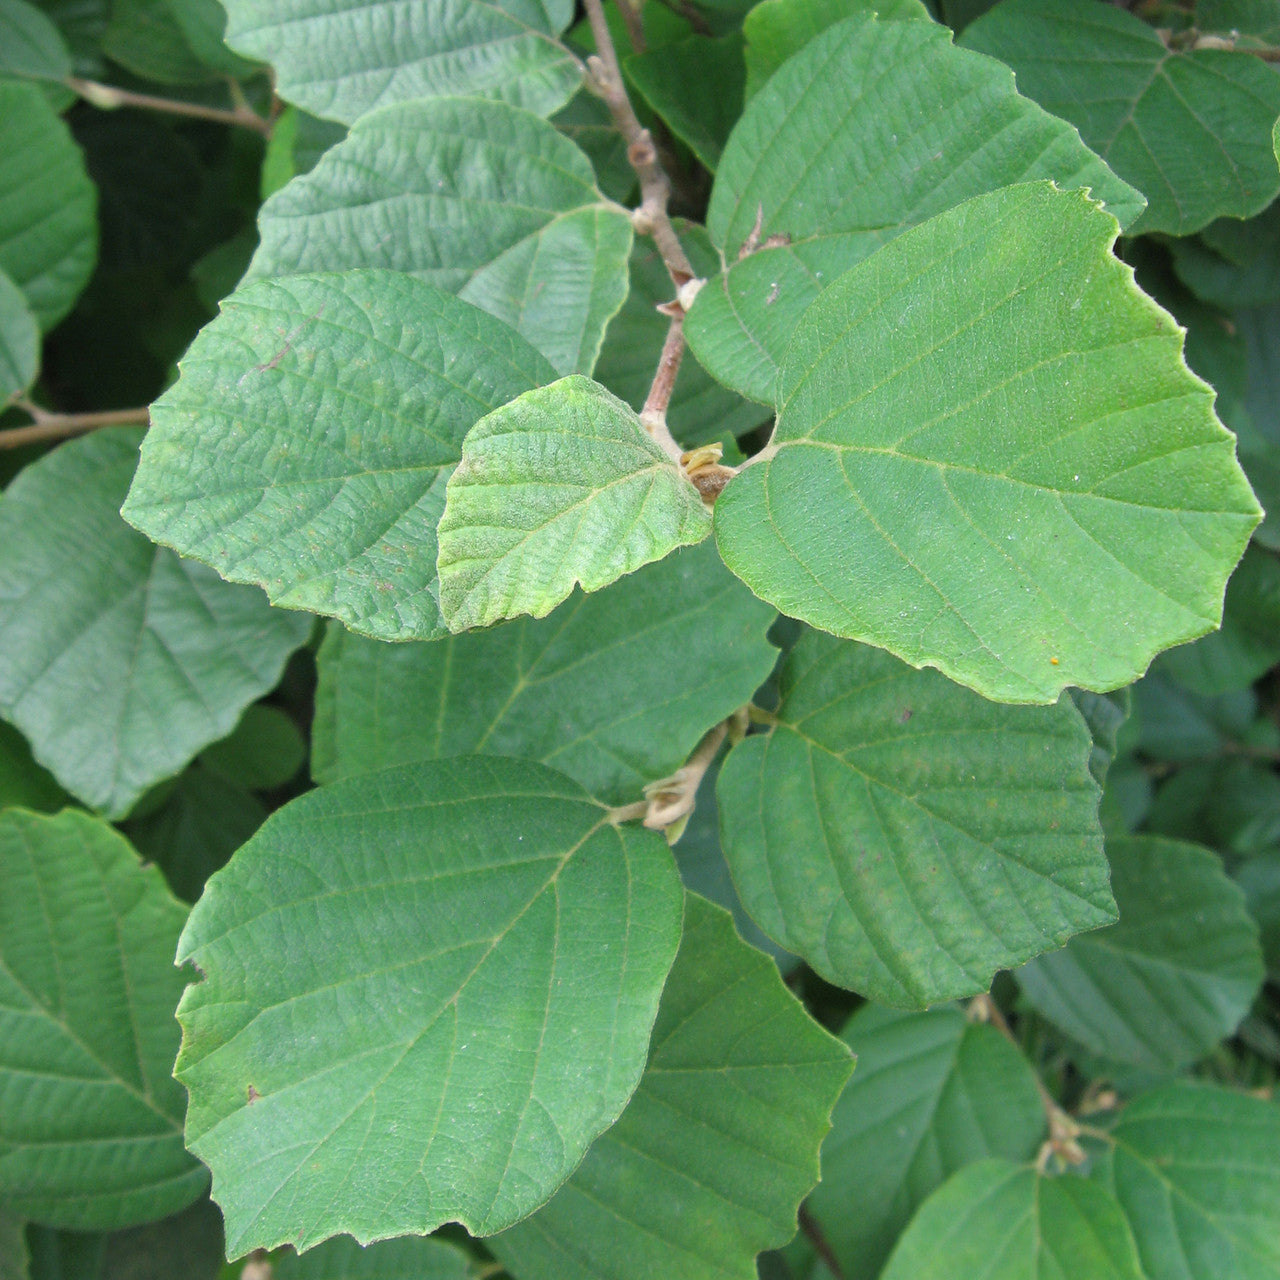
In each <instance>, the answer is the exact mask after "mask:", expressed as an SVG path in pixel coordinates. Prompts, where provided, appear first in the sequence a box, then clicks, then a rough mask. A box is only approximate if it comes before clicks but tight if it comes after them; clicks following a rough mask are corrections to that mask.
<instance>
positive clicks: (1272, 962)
mask: <svg viewBox="0 0 1280 1280" xmlns="http://www.w3.org/2000/svg"><path fill="white" fill-rule="evenodd" d="M1235 878H1236V883H1237V884H1238V885H1239V886H1240V888H1241V889H1242V890H1243V892H1244V897H1245V904H1246V905H1247V906H1248V908H1249V914H1250V915H1251V916H1252V917H1253V918H1254V920H1256V921H1257V923H1258V931H1259V934H1260V936H1261V940H1262V958H1263V961H1264V962H1265V964H1266V967H1267V977H1268V978H1270V979H1271V980H1272V981H1273V982H1274V981H1276V980H1277V979H1280V850H1277V849H1274V848H1273V849H1270V850H1267V851H1266V852H1265V853H1261V854H1259V855H1258V856H1257V857H1255V858H1250V859H1249V861H1248V862H1246V863H1244V864H1243V865H1242V866H1241V867H1240V868H1239V869H1238V870H1237V871H1236V876H1235Z"/></svg>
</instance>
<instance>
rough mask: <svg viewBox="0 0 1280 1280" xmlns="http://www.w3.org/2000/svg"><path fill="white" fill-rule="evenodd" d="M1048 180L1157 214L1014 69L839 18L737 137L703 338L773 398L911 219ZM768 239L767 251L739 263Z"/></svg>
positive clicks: (945, 38)
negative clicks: (838, 298) (802, 347)
mask: <svg viewBox="0 0 1280 1280" xmlns="http://www.w3.org/2000/svg"><path fill="white" fill-rule="evenodd" d="M809 138H811V139H814V145H812V146H810V145H797V139H809ZM819 140H820V142H821V147H820V148H819V147H818V141H819ZM1033 178H1052V179H1054V180H1055V181H1056V182H1057V183H1058V184H1059V185H1060V186H1062V187H1090V188H1091V189H1092V191H1093V193H1094V196H1095V198H1096V199H1098V200H1102V201H1105V203H1106V207H1107V208H1108V209H1109V210H1110V211H1111V212H1112V213H1113V214H1114V215H1115V216H1116V217H1117V218H1118V219H1119V220H1120V222H1121V224H1122V225H1125V224H1128V223H1129V222H1131V221H1132V220H1133V219H1134V217H1136V215H1137V214H1138V213H1139V211H1140V210H1141V209H1142V197H1141V196H1140V195H1139V194H1138V193H1137V192H1136V191H1134V190H1133V189H1132V188H1130V187H1128V186H1126V185H1125V184H1124V183H1123V182H1121V181H1119V179H1117V178H1116V177H1115V175H1114V174H1112V173H1111V171H1110V170H1109V169H1107V167H1106V166H1105V165H1104V164H1103V163H1102V162H1101V161H1100V160H1099V159H1098V158H1097V156H1095V155H1094V154H1093V153H1092V152H1091V151H1089V150H1088V149H1087V148H1086V147H1085V146H1084V145H1083V143H1081V141H1080V137H1079V135H1078V134H1077V133H1076V131H1075V129H1074V128H1072V127H1071V126H1070V125H1068V124H1066V123H1065V122H1063V121H1061V120H1057V119H1054V118H1053V117H1052V116H1050V115H1048V114H1047V113H1046V112H1044V111H1043V110H1042V109H1041V108H1039V107H1038V106H1036V104H1035V103H1034V102H1031V101H1030V100H1029V99H1027V98H1023V97H1020V96H1019V95H1018V93H1017V91H1016V90H1015V88H1014V81H1013V76H1012V75H1011V74H1010V72H1009V70H1008V69H1007V68H1006V67H1002V66H1000V65H999V64H998V63H996V62H993V61H991V60H990V59H989V58H983V57H978V56H976V55H974V54H971V53H969V52H967V51H966V50H962V49H956V48H954V47H953V46H952V44H951V33H950V32H949V31H947V29H946V28H945V27H941V26H938V25H937V24H935V23H932V22H902V21H879V20H877V19H874V18H872V17H870V16H869V15H859V16H857V17H853V18H849V19H847V20H845V21H844V22H839V23H837V24H836V25H834V26H832V27H830V28H829V29H828V30H826V31H824V32H823V33H822V34H821V35H819V36H817V37H816V38H815V39H813V40H811V41H810V42H809V43H808V44H807V45H805V46H804V48H803V49H802V50H801V51H800V52H799V53H798V54H796V55H795V56H794V57H793V58H791V59H789V60H788V62H787V63H786V65H785V67H784V68H782V69H780V70H779V71H778V72H777V74H776V75H774V77H773V78H772V79H771V80H770V81H769V83H768V85H767V86H766V87H765V88H764V89H762V90H761V91H760V92H759V93H757V94H756V96H755V97H754V98H752V100H751V102H750V103H749V104H748V107H747V110H746V112H745V113H744V114H743V116H742V119H741V120H740V121H739V123H738V125H737V127H736V128H735V129H734V131H733V135H732V137H731V138H730V140H729V145H728V147H727V148H726V150H725V153H724V158H723V160H722V161H721V164H720V168H719V169H718V171H717V173H716V184H715V189H714V191H713V192H712V197H711V207H710V210H709V212H708V215H707V227H708V229H709V230H710V232H711V238H712V240H713V241H714V242H715V244H716V247H717V248H719V249H720V250H721V251H722V252H723V254H724V256H725V259H726V260H727V262H728V263H730V264H732V265H731V266H730V267H729V269H728V271H726V272H725V273H724V274H722V275H720V276H718V277H717V278H716V279H714V280H712V281H710V282H709V283H708V285H707V287H706V288H705V289H703V290H702V292H701V293H700V294H699V295H698V300H697V302H696V304H695V305H694V307H693V309H692V311H691V312H690V315H689V321H688V325H687V331H688V337H689V341H690V344H691V345H692V347H693V350H694V352H695V353H696V354H697V356H698V358H699V360H701V361H702V362H703V364H704V365H706V367H707V369H708V370H709V371H710V372H711V373H712V374H713V375H715V376H716V377H717V378H719V379H720V380H721V381H722V382H724V383H725V384H726V385H728V386H731V387H733V388H734V389H735V390H738V391H741V392H742V393H743V394H744V395H748V396H750V397H752V398H753V399H756V400H762V401H766V402H768V401H772V400H773V388H774V382H775V379H776V377H777V371H778V366H779V365H780V364H781V363H782V358H783V355H784V353H785V352H786V350H787V345H788V343H789V342H790V340H791V336H792V334H793V332H794V331H795V327H796V324H797V323H798V321H799V319H800V317H801V315H802V314H803V313H804V311H805V308H806V307H808V306H809V304H810V303H811V302H812V301H813V300H814V299H815V298H816V297H817V296H818V295H819V293H821V291H822V289H823V288H824V286H826V285H827V284H829V283H831V282H832V281H834V280H835V279H836V278H837V277H838V276H840V275H841V274H842V273H843V272H845V271H847V270H848V269H849V268H850V267H852V266H853V265H854V264H855V263H857V262H859V261H861V260H862V259H863V258H865V257H867V255H868V254H871V253H874V252H875V250H876V249H878V248H879V247H880V246H881V245H883V244H884V243H886V242H887V241H889V240H891V239H892V238H893V237H894V236H896V235H897V234H898V233H899V232H901V231H903V230H904V229H906V228H907V227H910V226H914V225H915V224H917V223H920V222H924V221H925V220H926V219H928V218H931V217H932V216H933V215H934V214H938V213H941V212H942V211H943V210H945V209H949V208H951V207H952V206H953V205H956V204H959V203H960V202H961V201H963V200H966V199H968V198H969V197H971V196H976V195H979V194H981V193H983V192H987V191H993V190H995V189H996V188H999V187H1004V186H1008V185H1010V184H1011V183H1017V182H1024V181H1027V180H1028V179H1033ZM757 227H758V230H757ZM753 232H755V236H754V237H753V235H752V233H753ZM771 237H776V238H780V239H781V241H782V243H778V242H777V240H776V239H775V240H773V241H772V242H771ZM753 245H759V246H763V247H760V248H758V251H757V252H755V253H752V254H750V255H749V256H748V257H746V258H744V259H742V260H741V261H736V259H738V257H739V255H740V253H741V252H742V251H743V249H744V248H745V249H750V248H751V247H752V246H753Z"/></svg>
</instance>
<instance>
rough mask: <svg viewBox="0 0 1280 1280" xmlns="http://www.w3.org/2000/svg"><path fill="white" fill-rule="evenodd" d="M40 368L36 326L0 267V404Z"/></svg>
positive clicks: (29, 381) (17, 393)
mask: <svg viewBox="0 0 1280 1280" xmlns="http://www.w3.org/2000/svg"><path fill="white" fill-rule="evenodd" d="M39 369H40V326H39V325H38V324H36V318H35V316H33V315H32V314H31V308H30V307H28V306H27V300H26V298H25V297H24V296H23V293H22V290H21V289H19V288H18V286H17V285H16V284H14V283H13V281H12V280H10V279H9V277H8V276H7V275H5V274H4V272H3V271H0V406H3V405H5V404H8V403H9V402H10V401H12V400H13V399H14V397H15V396H20V395H22V394H23V393H24V392H26V391H28V390H29V389H30V387H31V384H32V383H33V382H34V381H35V380H36V374H37V373H38V372H39Z"/></svg>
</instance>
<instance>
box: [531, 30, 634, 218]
mask: <svg viewBox="0 0 1280 1280" xmlns="http://www.w3.org/2000/svg"><path fill="white" fill-rule="evenodd" d="M610 11H612V10H610ZM551 123H552V124H553V125H555V127H556V128H557V129H559V131H560V132H561V133H563V134H564V136H565V137H566V138H568V139H569V140H570V141H571V142H573V143H574V145H575V146H577V147H578V148H580V149H581V151H582V152H583V153H584V154H585V155H586V156H587V157H588V159H590V161H591V167H592V169H593V170H594V171H595V175H596V184H597V185H598V186H599V188H600V190H601V191H602V192H603V193H604V194H605V195H606V196H608V197H609V199H611V200H617V201H620V202H621V203H624V204H626V203H629V202H630V199H631V195H632V192H634V191H635V189H636V171H635V170H634V169H633V168H632V167H631V162H630V161H629V160H628V159H627V140H626V139H625V138H624V137H623V136H622V134H620V133H619V132H618V130H617V129H616V128H615V127H614V123H613V117H612V116H611V115H610V114H609V108H608V107H607V106H605V104H604V103H603V102H602V101H601V100H600V99H599V98H597V97H596V96H595V94H594V93H588V92H587V90H586V89H581V90H579V91H578V92H577V93H576V94H574V96H573V97H572V98H570V99H569V101H568V102H567V103H566V104H565V105H564V106H563V107H561V108H560V110H559V111H557V112H556V113H555V115H553V116H552V117H551Z"/></svg>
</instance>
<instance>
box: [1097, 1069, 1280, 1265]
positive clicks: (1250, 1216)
mask: <svg viewBox="0 0 1280 1280" xmlns="http://www.w3.org/2000/svg"><path fill="white" fill-rule="evenodd" d="M1110 1136H1111V1140H1112V1141H1111V1143H1109V1144H1107V1146H1106V1147H1105V1148H1104V1149H1103V1150H1102V1151H1100V1152H1099V1153H1098V1154H1097V1155H1096V1156H1095V1159H1094V1163H1093V1168H1092V1176H1093V1177H1095V1178H1097V1179H1098V1180H1099V1182H1101V1183H1102V1185H1103V1186H1105V1187H1107V1188H1108V1189H1109V1190H1110V1191H1111V1193H1112V1194H1113V1195H1114V1196H1115V1197H1116V1199H1117V1200H1118V1201H1119V1202H1120V1205H1121V1207H1122V1208H1123V1209H1124V1211H1125V1214H1126V1215H1127V1216H1128V1219H1129V1225H1130V1226H1131V1227H1132V1229H1133V1234H1134V1237H1135V1238H1136V1240H1137V1243H1138V1252H1139V1254H1140V1256H1141V1259H1142V1269H1143V1274H1144V1275H1145V1276H1146V1277H1147V1280H1219V1278H1220V1277H1223V1276H1230V1277H1231V1278H1232V1280H1273V1277H1274V1276H1275V1275H1276V1273H1277V1271H1280V1155H1278V1153H1280V1107H1277V1106H1276V1105H1275V1104H1274V1103H1272V1102H1263V1101H1262V1100H1260V1099H1258V1098H1249V1097H1245V1096H1244V1095H1242V1094H1238V1093H1232V1092H1230V1091H1228V1090H1226V1089H1219V1088H1216V1087H1214V1086H1212V1085H1205V1084H1192V1083H1190V1082H1184V1083H1181V1084H1176V1085H1171V1086H1169V1087H1167V1088H1163V1089H1158V1090H1155V1091H1153V1092H1151V1093H1147V1094H1143V1095H1142V1096H1141V1097H1138V1098H1135V1099H1134V1100H1133V1101H1132V1102H1130V1103H1129V1105H1128V1106H1127V1107H1126V1108H1125V1109H1124V1111H1123V1112H1121V1115H1120V1119H1119V1122H1118V1123H1117V1124H1116V1125H1115V1127H1114V1128H1113V1129H1112V1130H1111V1135H1110Z"/></svg>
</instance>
